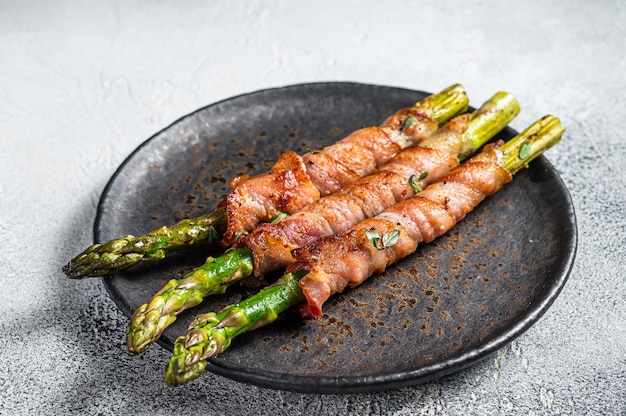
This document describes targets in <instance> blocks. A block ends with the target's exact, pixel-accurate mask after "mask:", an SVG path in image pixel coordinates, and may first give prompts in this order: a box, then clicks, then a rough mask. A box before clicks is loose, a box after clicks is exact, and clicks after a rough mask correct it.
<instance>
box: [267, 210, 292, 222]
mask: <svg viewBox="0 0 626 416" xmlns="http://www.w3.org/2000/svg"><path fill="white" fill-rule="evenodd" d="M288 216H289V215H288V214H285V213H284V212H279V213H278V215H276V216H275V217H274V218H272V220H271V221H270V224H276V223H277V222H278V221H280V220H282V219H283V218H287V217H288Z"/></svg>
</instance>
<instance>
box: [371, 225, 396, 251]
mask: <svg viewBox="0 0 626 416" xmlns="http://www.w3.org/2000/svg"><path fill="white" fill-rule="evenodd" d="M365 236H366V237H367V238H368V240H370V244H371V245H372V246H373V247H375V248H376V249H377V250H383V249H386V248H387V247H391V246H393V245H395V244H396V243H397V242H398V239H399V238H400V230H393V231H389V232H388V233H385V235H383V238H382V239H381V238H380V235H378V233H377V232H375V231H372V230H365Z"/></svg>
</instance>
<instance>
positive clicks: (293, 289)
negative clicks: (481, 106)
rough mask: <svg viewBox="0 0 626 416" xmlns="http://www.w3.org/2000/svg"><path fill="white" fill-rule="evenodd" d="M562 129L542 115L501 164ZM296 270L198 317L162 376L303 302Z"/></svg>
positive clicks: (193, 374)
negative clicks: (247, 296) (246, 296)
mask: <svg viewBox="0 0 626 416" xmlns="http://www.w3.org/2000/svg"><path fill="white" fill-rule="evenodd" d="M563 132H564V128H563V126H562V125H561V122H560V121H559V119H557V118H556V117H553V116H546V117H544V118H542V119H540V120H538V121H537V122H535V123H534V124H532V125H531V126H530V127H529V128H527V129H526V130H524V131H523V132H522V133H520V134H519V135H518V136H516V137H515V138H513V139H511V140H510V141H509V142H507V143H506V144H505V146H503V148H502V151H503V160H502V166H503V167H504V168H505V169H507V170H508V171H509V172H511V174H514V173H516V172H518V171H519V170H520V169H522V168H523V167H525V166H527V164H528V163H529V162H530V161H532V160H533V159H535V158H536V157H538V156H539V155H540V154H542V153H543V152H544V151H546V150H547V149H549V148H550V147H552V146H553V145H555V144H556V143H558V142H559V141H560V139H561V135H562V134H563ZM304 275H306V272H303V271H299V272H296V273H292V274H285V275H284V276H283V277H281V278H280V279H279V280H278V281H276V283H275V284H274V285H272V286H270V287H268V288H266V289H264V290H262V291H260V292H258V293H257V294H255V295H253V296H251V297H249V298H247V299H245V300H244V301H242V302H240V303H238V304H234V305H229V306H227V307H225V308H224V309H222V311H220V312H218V313H214V312H210V313H207V314H203V315H200V316H198V317H197V318H196V319H195V320H194V321H193V322H192V323H191V324H190V326H189V330H188V332H187V334H186V335H182V336H180V337H178V338H177V339H176V342H175V344H174V353H173V356H172V358H171V360H170V362H169V364H168V366H167V368H166V371H165V381H166V383H167V384H169V385H171V386H177V385H179V384H182V383H186V382H188V381H190V380H193V379H195V378H197V377H199V376H200V375H201V374H202V373H203V371H204V370H205V368H206V362H207V360H209V359H210V358H212V357H215V356H217V355H219V354H221V353H223V352H224V351H225V350H226V349H227V348H228V347H229V346H230V344H231V342H232V341H233V339H234V338H235V337H236V336H238V335H240V334H242V333H245V332H246V331H250V330H253V329H255V328H259V327H261V326H264V325H267V324H270V323H271V322H274V321H275V320H276V319H278V317H279V316H280V314H281V313H282V312H284V311H286V310H288V309H291V308H293V307H296V306H298V305H299V304H301V303H302V302H304V294H303V293H302V290H301V288H300V286H299V285H298V281H299V280H300V279H301V278H302V277H303V276H304Z"/></svg>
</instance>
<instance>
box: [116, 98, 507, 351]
mask: <svg viewBox="0 0 626 416" xmlns="http://www.w3.org/2000/svg"><path fill="white" fill-rule="evenodd" d="M518 113H519V104H518V102H517V100H516V99H515V98H514V97H513V96H512V95H510V94H507V93H505V92H498V93H496V94H495V95H494V96H493V97H492V98H491V99H489V100H488V101H487V102H486V103H485V104H483V106H481V107H480V108H479V109H478V110H476V111H475V113H474V116H473V117H472V120H471V121H470V124H469V127H468V129H467V130H466V132H465V133H464V135H463V150H462V153H461V156H462V158H466V157H467V156H469V155H470V154H471V153H473V152H475V151H476V150H478V149H479V148H480V147H481V146H482V145H483V144H484V143H485V142H486V141H488V140H489V139H491V138H492V137H493V136H494V135H495V134H496V133H498V132H499V131H500V130H502V129H503V128H504V127H505V126H506V125H507V124H508V123H509V122H510V121H511V120H512V119H513V118H514V117H515V116H516V115H517V114H518ZM433 139H436V136H435V137H434V138H433ZM440 140H441V139H440ZM442 145H445V144H442ZM222 257H224V259H222V258H221V257H220V258H218V259H214V258H212V257H209V259H208V260H207V261H206V263H205V264H204V265H202V266H200V267H199V268H197V269H195V270H193V271H192V272H190V273H188V274H187V275H185V276H184V277H183V278H181V279H177V280H176V279H175V280H170V281H169V282H168V283H167V284H166V286H165V287H163V288H162V289H161V290H160V291H159V292H158V293H157V294H156V295H154V297H153V298H152V300H150V301H149V302H148V303H145V304H143V305H141V306H140V307H139V308H138V309H137V310H136V311H135V313H134V314H133V317H132V319H131V321H130V324H129V326H128V328H127V331H126V345H127V348H128V350H129V351H131V352H133V353H140V352H142V351H144V350H145V349H146V348H148V346H149V345H150V344H152V343H153V342H155V341H156V340H157V339H158V338H159V337H160V336H161V334H162V333H163V331H164V330H165V328H167V327H168V326H169V325H171V324H172V323H173V322H174V321H175V320H176V316H177V315H178V314H179V313H181V312H182V311H184V310H186V309H189V308H191V307H193V306H196V305H198V304H200V302H201V301H202V299H203V298H204V297H206V296H209V295H215V294H220V293H224V291H225V290H226V288H227V287H228V286H230V285H232V284H233V283H234V282H236V281H238V280H240V279H242V278H244V277H247V276H249V275H250V274H252V271H253V263H254V259H253V255H252V250H251V249H249V248H247V247H242V248H238V249H235V250H231V251H228V252H227V253H226V254H225V255H224V256H222Z"/></svg>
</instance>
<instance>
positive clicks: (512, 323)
mask: <svg viewBox="0 0 626 416" xmlns="http://www.w3.org/2000/svg"><path fill="white" fill-rule="evenodd" d="M426 95H427V94H426V93H424V92H420V91H410V90H406V89H399V88H390V87H382V86H373V85H362V84H353V83H319V84H305V85H295V86H289V87H285V88H278V89H270V90H265V91H259V92H255V93H252V94H248V95H243V96H239V97H235V98H231V99H228V100H225V101H222V102H219V103H217V104H213V105H210V106H208V107H205V108H202V109H200V110H198V111H196V112H194V113H192V114H190V115H188V116H186V117H183V118H182V119H180V120H178V121H176V122H175V123H174V124H172V125H171V126H169V127H167V128H165V129H164V130H163V131H161V132H159V133H158V134H156V135H155V136H153V137H151V138H150V139H149V140H147V141H146V142H145V143H143V144H142V145H141V146H140V147H139V148H138V149H137V150H136V151H134V152H133V153H132V154H131V155H130V156H129V157H128V159H127V160H126V161H125V162H124V163H123V164H122V165H121V166H120V168H119V169H118V170H117V172H116V173H115V174H114V175H113V177H112V179H111V181H110V182H109V184H108V185H107V187H106V189H105V191H104V193H103V195H102V198H101V201H100V204H99V207H98V212H97V218H96V222H95V239H96V241H99V242H102V241H105V240H109V239H113V238H117V237H120V236H123V235H126V234H135V235H137V234H143V233H145V232H147V231H149V230H152V229H154V228H157V227H159V226H160V225H163V224H172V223H174V222H176V221H178V220H180V219H182V218H186V217H193V216H197V215H200V214H202V213H205V212H207V211H210V210H212V209H213V208H214V206H215V204H216V203H217V201H219V200H220V199H221V197H222V196H224V195H225V194H226V192H227V191H228V185H227V181H228V179H229V178H231V177H233V176H235V175H239V174H243V173H248V174H253V173H258V172H262V171H265V170H267V169H268V168H269V167H270V166H271V165H272V164H273V163H274V161H275V160H276V158H277V155H279V154H280V153H281V152H284V151H286V150H289V149H292V150H295V151H296V152H298V153H304V152H306V151H307V150H309V149H316V148H320V147H321V146H323V145H325V144H329V143H332V142H335V141H336V140H338V139H340V138H342V137H343V136H345V135H346V134H347V133H349V132H351V131H353V130H355V129H357V128H360V127H362V126H365V125H374V124H378V123H380V122H381V121H382V120H383V119H384V118H385V117H386V116H387V115H389V114H391V113H392V112H393V111H395V110H397V109H400V108H402V107H405V106H410V105H411V104H413V103H414V102H416V101H419V100H420V99H422V98H424V97H425V96H426ZM515 134H516V132H515V131H513V130H511V129H507V130H506V131H504V132H503V133H501V135H500V136H499V137H501V138H504V139H507V138H510V137H513V136H514V135H515ZM576 237H577V236H576V223H575V216H574V209H573V206H572V202H571V200H570V197H569V194H568V192H567V190H566V188H565V186H564V184H563V182H562V181H561V179H560V177H559V175H558V174H557V173H556V172H555V170H554V168H553V167H552V166H551V165H550V163H549V162H548V161H547V160H546V159H545V158H544V157H541V158H539V159H537V160H536V161H534V162H533V163H532V165H531V166H530V168H529V169H527V170H524V171H522V172H520V173H519V174H518V175H516V177H515V178H514V181H513V182H512V183H511V184H509V185H508V186H507V187H506V188H505V189H503V190H502V191H501V192H499V193H498V194H496V195H495V196H493V197H491V198H489V199H488V200H486V201H485V202H484V203H483V204H482V205H481V206H479V207H478V208H477V209H476V210H475V211H474V212H472V213H471V214H470V215H469V216H468V217H467V218H466V219H465V220H464V221H462V222H461V223H460V224H458V226H457V227H456V228H455V229H453V230H452V231H451V232H450V233H449V234H447V235H445V236H443V237H441V238H439V239H438V240H436V241H435V242H433V243H431V244H429V245H425V246H422V247H420V248H419V249H418V251H417V252H416V253H415V254H414V255H412V256H410V257H408V258H406V259H405V260H404V261H402V262H401V263H399V264H397V265H396V266H394V267H390V268H389V269H388V270H387V271H386V272H385V273H384V274H382V275H377V276H374V277H372V278H370V279H369V280H368V281H367V282H366V283H364V284H363V285H362V286H360V287H358V288H356V289H353V290H349V291H347V292H345V293H344V294H341V295H337V296H334V297H333V298H332V299H331V300H330V301H329V303H328V304H327V305H326V306H325V308H324V311H325V315H324V316H323V317H322V318H320V319H318V320H317V321H308V322H302V321H300V320H298V319H296V318H295V317H293V316H287V317H286V319H284V320H282V321H281V322H277V323H275V324H273V325H270V326H268V327H265V328H262V329H259V330H256V331H253V332H251V333H249V334H245V335H243V336H240V337H239V338H237V339H236V340H235V341H234V343H233V345H232V346H231V348H230V349H229V350H227V351H226V352H225V353H224V354H222V355H221V356H220V357H217V358H215V359H212V360H211V361H210V363H209V365H208V366H207V369H208V370H209V371H212V372H214V373H217V374H221V375H224V376H226V377H230V378H232V379H235V380H240V381H244V382H249V383H253V384H257V385H261V386H265V387H270V388H276V389H285V390H293V391H302V392H315V393H348V392H362V391H379V390H384V389H389V388H398V387H401V386H407V385H413V384H418V383H422V382H425V381H428V380H432V379H435V378H438V377H441V376H444V375H447V374H451V373H453V372H455V371H458V370H460V369H463V368H465V367H468V366H470V365H472V364H474V363H476V362H477V361H479V360H481V359H483V358H485V357H487V356H489V355H490V354H492V353H494V352H496V351H497V350H498V349H499V348H501V347H503V346H505V345H506V344H507V343H509V342H510V341H511V340H513V339H514V338H515V337H517V336H519V335H520V334H521V333H523V332H524V331H525V330H526V329H528V328H529V327H530V326H531V325H532V324H533V323H535V322H536V321H537V320H538V319H539V317H540V316H541V315H542V314H543V313H544V312H545V311H546V309H547V308H548V307H549V306H550V305H551V304H552V302H553V301H554V299H555V298H556V297H557V295H558V294H559V292H560V290H561V288H562V287H563V285H564V283H565V281H566V279H567V276H568V273H569V271H570V269H571V267H572V263H573V261H574V254H575V249H576ZM219 254H220V250H219V249H217V248H211V247H203V248H199V249H193V250H190V251H186V252H181V253H174V254H171V255H170V256H169V257H168V258H167V259H166V260H164V261H162V262H159V263H153V264H142V265H139V266H137V267H135V268H133V269H131V270H129V271H126V272H123V273H120V274H119V275H117V276H115V277H113V278H105V279H104V283H105V285H106V287H107V289H108V291H109V293H110V294H111V296H112V298H113V299H114V300H115V302H116V303H117V305H118V306H119V307H120V309H121V310H122V311H123V312H124V314H126V315H127V316H131V315H132V312H133V311H134V310H135V309H136V308H137V307H138V306H140V305H141V304H142V303H144V302H146V301H148V300H149V299H150V297H151V296H152V295H153V294H154V293H155V292H156V291H157V290H158V289H160V288H161V286H163V285H164V284H165V283H166V282H167V280H169V279H171V278H178V277H180V276H182V275H183V274H184V273H186V272H188V271H189V270H191V269H192V268H193V267H195V266H197V265H200V264H202V263H203V261H204V259H205V258H206V257H207V255H219ZM232 289H233V290H231V291H230V292H229V293H227V294H226V295H224V296H217V297H213V298H209V299H207V300H206V301H205V302H204V303H203V304H202V305H200V306H199V307H197V308H195V309H193V310H189V311H186V312H185V313H183V314H181V316H180V317H179V319H178V320H177V321H176V322H175V324H173V325H172V326H171V327H170V328H168V329H167V330H166V332H165V334H164V336H163V337H162V339H161V340H160V344H161V345H162V346H164V347H165V348H168V349H170V350H171V349H172V346H173V340H174V339H175V337H176V336H177V335H179V334H182V333H184V332H185V329H186V326H187V324H188V323H189V321H190V319H191V318H192V317H193V316H194V315H195V314H197V313H201V312H207V311H210V310H217V309H220V308H221V307H222V306H224V305H226V304H229V303H232V302H235V301H238V300H240V299H241V298H242V296H246V295H248V294H250V293H252V292H251V291H250V290H243V289H240V288H232ZM164 367H165V363H164ZM200 380H202V379H200ZM196 382H201V381H196Z"/></svg>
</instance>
